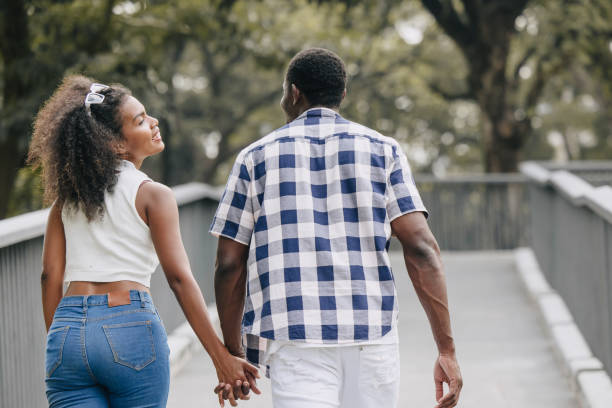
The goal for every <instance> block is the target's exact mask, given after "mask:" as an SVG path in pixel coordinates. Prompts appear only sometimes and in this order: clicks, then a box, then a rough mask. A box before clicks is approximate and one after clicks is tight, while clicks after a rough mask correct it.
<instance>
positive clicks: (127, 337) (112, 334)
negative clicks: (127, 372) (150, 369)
mask: <svg viewBox="0 0 612 408" xmlns="http://www.w3.org/2000/svg"><path fill="white" fill-rule="evenodd" d="M102 329H103V330H104V335H105V336H106V339H107V340H108V345H109V346H110V348H111V351H112V352H113V358H114V359H115V362H116V363H118V364H121V365H124V366H126V367H130V368H132V369H134V370H137V371H140V370H142V369H143V368H145V367H146V366H148V365H149V364H151V363H152V362H153V361H155V345H154V343H153V330H152V328H151V322H150V321H145V322H130V323H120V324H109V325H104V326H102Z"/></svg>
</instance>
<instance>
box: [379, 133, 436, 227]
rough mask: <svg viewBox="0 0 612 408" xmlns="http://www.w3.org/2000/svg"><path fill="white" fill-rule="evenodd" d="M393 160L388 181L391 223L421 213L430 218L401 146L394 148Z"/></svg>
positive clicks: (388, 212) (388, 210) (388, 209)
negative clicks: (402, 216) (408, 215)
mask: <svg viewBox="0 0 612 408" xmlns="http://www.w3.org/2000/svg"><path fill="white" fill-rule="evenodd" d="M392 153H393V159H392V163H391V167H390V169H389V179H388V180H387V189H386V191H387V197H386V198H387V216H388V217H389V221H393V220H394V219H396V218H397V217H399V216H401V215H404V214H407V213H411V212H415V211H421V212H423V213H424V214H425V216H426V217H427V216H428V213H427V210H426V209H425V206H424V205H423V201H422V200H421V196H420V194H419V191H418V190H417V187H416V183H415V182H414V178H413V177H412V173H411V171H410V164H408V159H407V158H406V155H405V154H404V152H403V151H402V148H401V147H400V146H399V145H394V146H393V148H392Z"/></svg>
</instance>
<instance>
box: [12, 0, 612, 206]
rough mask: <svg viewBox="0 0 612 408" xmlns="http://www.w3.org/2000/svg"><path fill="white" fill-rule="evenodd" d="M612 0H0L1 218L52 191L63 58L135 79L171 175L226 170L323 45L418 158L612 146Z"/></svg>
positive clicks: (360, 109) (609, 149)
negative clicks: (44, 146)
mask: <svg viewBox="0 0 612 408" xmlns="http://www.w3.org/2000/svg"><path fill="white" fill-rule="evenodd" d="M611 21H612V2H610V1H609V0H573V1H570V0H556V1H553V0H488V1H487V0H421V1H409V0H403V1H399V0H371V1H368V0H364V1H359V0H344V1H324V0H318V1H308V0H252V1H242V0H234V1H223V0H173V1H161V0H142V1H120V0H57V1H48V0H31V1H27V0H2V1H1V2H0V75H1V77H2V80H1V81H0V107H1V108H0V109H1V111H0V218H3V217H8V216H13V215H17V214H19V213H23V212H26V211H31V210H34V209H38V208H41V207H42V206H43V203H42V192H41V186H40V182H39V175H38V174H36V173H35V172H33V171H32V170H30V169H29V168H27V167H25V154H26V152H27V147H28V143H29V140H30V136H31V126H32V120H33V117H34V115H35V114H36V112H37V110H38V109H39V107H40V105H41V103H42V102H43V101H44V100H45V99H46V98H48V97H49V96H50V94H51V93H52V92H53V90H54V88H55V87H56V86H57V85H58V83H59V81H60V80H61V78H62V77H63V76H64V75H65V74H67V73H83V74H85V75H89V76H92V77H94V78H96V79H97V80H98V81H100V82H103V83H112V82H121V83H123V84H125V85H126V86H128V87H130V88H131V89H132V91H133V93H134V95H135V96H136V97H137V98H139V99H140V100H141V101H142V102H143V103H144V105H145V106H146V107H147V110H148V111H149V113H150V114H152V115H153V116H156V117H157V118H159V119H160V127H161V130H162V135H163V137H164V140H165V143H166V151H165V152H164V153H163V154H161V155H159V156H158V157H155V158H153V159H150V160H149V161H147V162H145V166H144V170H145V171H146V172H147V173H149V174H150V175H151V176H152V177H153V178H154V179H156V180H159V181H161V182H163V183H166V184H169V185H176V184H180V183H184V182H188V181H201V182H206V183H210V184H222V183H223V182H224V181H225V179H226V177H227V173H228V171H229V168H230V166H231V163H232V160H233V159H234V157H235V155H236V154H237V152H238V151H239V150H240V149H241V148H242V147H244V146H245V145H247V144H249V143H251V142H252V141H254V140H255V139H257V138H259V137H261V136H263V135H264V134H266V133H268V132H270V131H271V130H273V129H275V128H276V127H278V126H280V125H282V124H283V122H284V115H283V114H282V112H281V110H280V107H279V106H278V102H279V101H280V98H281V94H282V80H283V75H284V70H285V69H286V65H287V63H288V61H289V59H290V58H291V57H292V56H293V55H294V54H295V53H296V52H298V51H299V50H301V49H304V48H308V47H313V46H318V47H326V48H329V49H331V50H334V51H335V52H337V53H338V54H339V55H340V56H341V57H342V58H343V59H344V60H345V62H346V63H347V68H348V72H349V83H348V94H347V98H346V100H345V102H344V104H343V106H342V109H341V113H342V114H343V115H344V116H345V117H347V118H349V119H351V120H354V121H357V122H361V123H363V124H365V125H367V126H370V127H373V128H376V129H377V130H379V131H380V132H382V133H384V134H386V135H389V136H392V137H395V138H396V139H397V140H399V141H400V142H401V143H402V144H403V146H404V148H405V150H406V153H407V155H408V157H409V160H410V161H411V164H412V166H413V170H414V171H415V172H418V173H433V174H435V175H437V176H445V175H447V174H457V173H465V172H470V173H473V172H513V171H516V170H517V164H518V162H519V161H520V160H526V159H552V160H558V161H565V160H575V159H603V158H610V157H612V24H611V23H610V22H611Z"/></svg>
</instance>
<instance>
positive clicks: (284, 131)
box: [238, 124, 290, 160]
mask: <svg viewBox="0 0 612 408" xmlns="http://www.w3.org/2000/svg"><path fill="white" fill-rule="evenodd" d="M289 125H290V124H286V125H283V126H281V127H279V128H278V129H275V130H273V131H272V132H270V133H268V134H267V135H265V136H263V137H261V138H259V139H257V140H255V141H254V142H253V143H251V144H250V145H248V146H247V147H245V148H243V149H242V150H241V151H240V153H238V159H239V160H244V158H245V157H246V156H249V155H250V154H251V153H253V152H255V151H257V150H261V149H263V148H264V147H265V146H266V145H268V144H270V143H272V142H275V141H276V140H277V139H279V138H283V137H287V136H289V127H290V126H289Z"/></svg>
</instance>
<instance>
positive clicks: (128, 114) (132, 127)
mask: <svg viewBox="0 0 612 408" xmlns="http://www.w3.org/2000/svg"><path fill="white" fill-rule="evenodd" d="M121 116H122V118H123V122H122V127H121V133H122V135H123V143H122V145H123V148H124V149H125V154H126V156H127V159H128V160H130V161H134V162H137V164H138V166H140V164H141V163H142V161H143V160H144V159H145V158H147V157H149V156H153V155H154V154H157V153H159V152H161V151H162V150H164V142H163V141H162V138H161V133H160V132H159V127H158V126H157V125H158V124H159V122H158V120H157V119H155V118H154V117H152V116H149V115H147V113H146V112H145V108H144V106H143V105H142V104H141V103H140V102H139V101H138V99H136V98H134V97H133V96H128V97H127V98H126V99H125V101H124V102H123V104H122V105H121Z"/></svg>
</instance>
